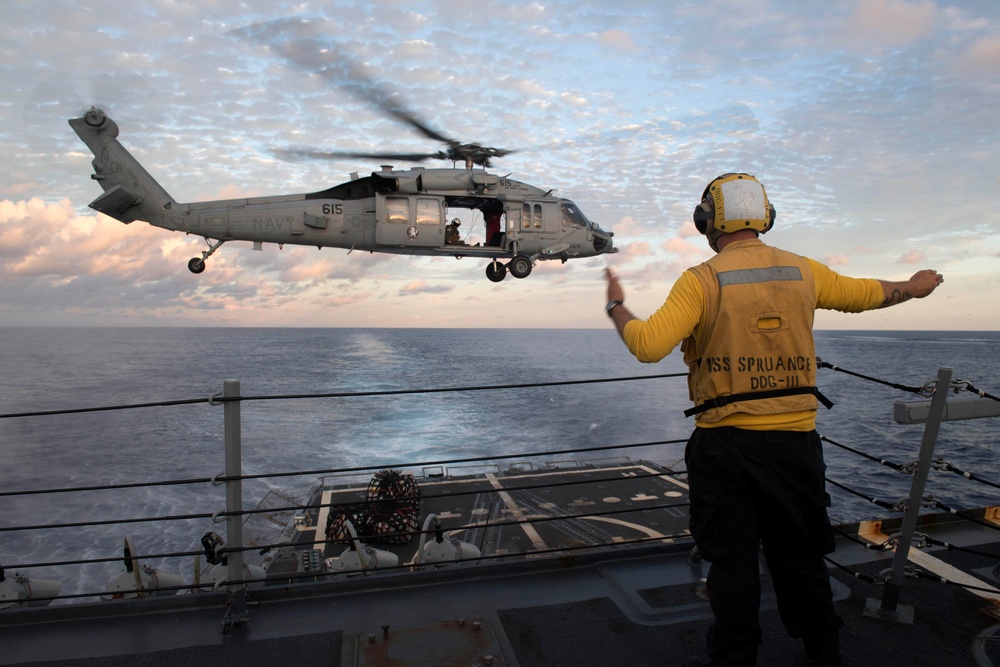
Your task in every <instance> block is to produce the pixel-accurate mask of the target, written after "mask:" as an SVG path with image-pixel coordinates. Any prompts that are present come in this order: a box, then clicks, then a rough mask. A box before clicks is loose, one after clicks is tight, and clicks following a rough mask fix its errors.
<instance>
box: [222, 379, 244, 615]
mask: <svg viewBox="0 0 1000 667" xmlns="http://www.w3.org/2000/svg"><path fill="white" fill-rule="evenodd" d="M222 387H223V389H222V396H223V398H226V399H230V400H226V401H225V402H224V406H223V411H224V422H225V445H226V477H227V478H229V479H227V480H226V512H227V516H226V545H227V546H228V547H230V548H232V549H235V551H229V550H228V549H227V550H226V558H227V569H226V579H227V580H228V581H230V582H232V581H242V580H243V579H244V577H245V575H244V572H243V552H242V551H241V550H239V549H240V548H242V546H243V517H242V516H241V515H239V514H236V513H237V512H241V511H242V510H243V480H242V479H240V476H241V475H242V474H243V464H242V440H241V435H240V401H239V397H240V381H239V380H226V381H224V382H223V383H222ZM226 590H227V603H228V607H229V608H228V610H227V612H226V617H225V619H224V620H223V621H222V623H223V625H225V626H231V625H243V624H245V623H248V622H249V620H250V619H249V612H248V611H247V607H246V597H247V596H246V592H247V585H246V584H232V583H230V584H227V586H226Z"/></svg>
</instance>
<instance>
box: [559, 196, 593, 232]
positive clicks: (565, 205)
mask: <svg viewBox="0 0 1000 667" xmlns="http://www.w3.org/2000/svg"><path fill="white" fill-rule="evenodd" d="M561 208H562V226H563V227H575V228H577V229H583V228H585V227H586V226H587V218H585V217H584V215H583V213H581V212H580V209H578V208H577V207H576V204H574V203H572V202H568V201H564V202H562V206H561Z"/></svg>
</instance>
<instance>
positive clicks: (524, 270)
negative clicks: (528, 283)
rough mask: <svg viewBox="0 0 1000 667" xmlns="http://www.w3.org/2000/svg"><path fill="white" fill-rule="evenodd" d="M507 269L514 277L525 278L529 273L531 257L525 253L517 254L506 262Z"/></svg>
mask: <svg viewBox="0 0 1000 667" xmlns="http://www.w3.org/2000/svg"><path fill="white" fill-rule="evenodd" d="M507 270H508V271H510V275H512V276H514V277H515V278H527V277H528V274H529V273H531V258H530V257H528V256H527V255H517V256H516V257H514V259H512V260H510V263H508V264H507Z"/></svg>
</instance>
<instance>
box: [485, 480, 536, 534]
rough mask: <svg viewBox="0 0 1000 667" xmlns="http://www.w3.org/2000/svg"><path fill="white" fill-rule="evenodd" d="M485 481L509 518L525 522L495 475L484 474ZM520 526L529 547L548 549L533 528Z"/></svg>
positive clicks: (521, 524)
mask: <svg viewBox="0 0 1000 667" xmlns="http://www.w3.org/2000/svg"><path fill="white" fill-rule="evenodd" d="M486 479H487V480H488V481H489V483H490V486H492V487H493V488H494V489H496V491H497V495H498V496H500V500H502V501H503V504H504V505H506V506H507V511H508V512H510V514H511V516H513V517H514V518H515V519H517V521H518V522H524V521H526V517H525V515H524V512H522V511H521V508H520V507H518V506H517V504H516V503H515V502H514V499H513V498H511V497H510V494H509V493H507V492H506V491H505V490H504V488H503V484H501V483H500V480H498V479H497V478H496V475H494V474H493V473H491V472H488V473H486ZM520 526H521V530H523V531H524V534H525V535H527V536H528V539H529V540H531V546H533V547H534V548H535V549H536V550H542V549H548V548H549V545H547V544H545V541H544V540H542V536H541V535H539V534H538V531H537V530H535V527H534V526H532V525H531V524H528V523H520Z"/></svg>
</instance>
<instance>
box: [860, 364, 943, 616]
mask: <svg viewBox="0 0 1000 667" xmlns="http://www.w3.org/2000/svg"><path fill="white" fill-rule="evenodd" d="M951 375H952V369H950V368H945V367H942V368H939V369H938V376H937V385H935V388H934V396H933V397H932V398H931V407H930V411H929V412H928V414H927V423H926V424H925V426H924V439H923V442H922V443H921V445H920V457H919V459H918V460H917V471H916V473H914V475H913V482H912V484H911V485H910V497H909V505H908V506H907V508H906V513H905V514H904V515H903V524H902V526H900V529H899V530H900V532H899V540H898V541H897V543H896V553H895V555H894V556H893V559H892V576H891V578H890V580H889V581H888V582H886V585H885V592H884V593H883V595H882V604H881V606H880V607H879V609H878V612H877V613H878V615H880V616H891V617H896V616H899V614H900V611H899V609H898V607H899V594H900V592H901V591H902V589H903V577H904V576H905V573H906V572H905V570H906V561H907V558H908V557H909V554H910V545H911V543H912V542H913V532H914V530H915V529H916V527H917V519H918V518H919V515H920V507H921V504H922V501H923V497H924V488H925V487H926V486H927V476H928V474H929V473H930V469H931V461H932V459H933V458H934V447H935V445H936V444H937V437H938V431H940V428H941V421H942V418H943V416H944V411H945V406H946V404H947V400H948V389H949V387H950V386H951ZM910 611H911V620H910V622H912V610H910Z"/></svg>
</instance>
